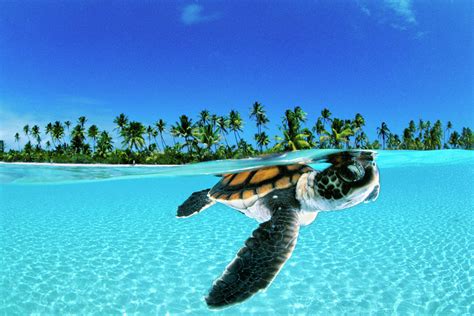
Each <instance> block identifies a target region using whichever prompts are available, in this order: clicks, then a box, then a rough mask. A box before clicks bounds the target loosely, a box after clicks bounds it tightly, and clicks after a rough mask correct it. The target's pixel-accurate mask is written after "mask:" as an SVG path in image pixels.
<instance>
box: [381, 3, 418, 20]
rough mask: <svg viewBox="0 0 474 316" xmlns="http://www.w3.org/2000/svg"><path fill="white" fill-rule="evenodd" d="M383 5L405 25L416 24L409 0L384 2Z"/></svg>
mask: <svg viewBox="0 0 474 316" xmlns="http://www.w3.org/2000/svg"><path fill="white" fill-rule="evenodd" d="M385 5H386V6H387V7H388V8H389V9H390V10H392V11H393V12H394V13H395V14H396V15H398V16H399V17H401V18H403V20H404V21H405V22H406V23H409V24H416V18H415V13H414V11H413V7H412V2H411V0H385Z"/></svg>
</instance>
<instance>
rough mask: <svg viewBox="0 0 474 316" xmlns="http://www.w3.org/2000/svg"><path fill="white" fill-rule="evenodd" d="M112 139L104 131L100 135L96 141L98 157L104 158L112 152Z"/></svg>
mask: <svg viewBox="0 0 474 316" xmlns="http://www.w3.org/2000/svg"><path fill="white" fill-rule="evenodd" d="M113 148H114V146H113V141H112V137H111V136H110V135H109V133H107V132H106V131H103V132H102V133H100V136H99V140H98V141H97V152H96V154H97V155H98V156H99V157H106V156H107V154H108V153H109V152H111V151H112V150H113Z"/></svg>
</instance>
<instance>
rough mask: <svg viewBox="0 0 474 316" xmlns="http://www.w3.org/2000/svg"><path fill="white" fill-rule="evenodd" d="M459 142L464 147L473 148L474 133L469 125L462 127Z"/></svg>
mask: <svg viewBox="0 0 474 316" xmlns="http://www.w3.org/2000/svg"><path fill="white" fill-rule="evenodd" d="M460 142H461V144H462V146H463V148H464V149H473V147H474V135H473V133H472V130H471V129H470V128H469V127H463V128H462V132H461V138H460Z"/></svg>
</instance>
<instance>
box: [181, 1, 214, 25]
mask: <svg viewBox="0 0 474 316" xmlns="http://www.w3.org/2000/svg"><path fill="white" fill-rule="evenodd" d="M218 17H219V15H218V14H217V13H214V14H203V7H202V6H201V5H199V4H189V5H187V6H185V7H184V8H183V11H182V12H181V22H183V23H184V24H186V25H191V24H197V23H202V22H207V21H211V20H215V19H216V18H218Z"/></svg>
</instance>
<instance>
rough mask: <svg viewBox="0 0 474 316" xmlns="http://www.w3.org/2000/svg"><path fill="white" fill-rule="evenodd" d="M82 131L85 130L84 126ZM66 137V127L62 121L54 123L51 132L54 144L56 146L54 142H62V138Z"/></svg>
mask: <svg viewBox="0 0 474 316" xmlns="http://www.w3.org/2000/svg"><path fill="white" fill-rule="evenodd" d="M80 126H81V128H82V129H84V125H80ZM63 136H64V127H63V124H61V122H60V121H56V122H54V125H53V126H52V130H51V138H52V139H53V144H55V142H54V140H56V141H60V140H61V138H63Z"/></svg>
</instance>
